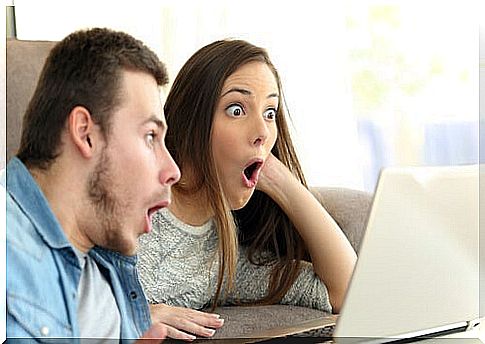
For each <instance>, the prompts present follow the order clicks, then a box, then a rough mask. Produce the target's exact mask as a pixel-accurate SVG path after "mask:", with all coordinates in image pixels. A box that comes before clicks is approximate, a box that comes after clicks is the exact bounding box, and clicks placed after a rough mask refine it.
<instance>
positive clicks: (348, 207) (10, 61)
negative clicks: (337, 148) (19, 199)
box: [6, 39, 372, 338]
mask: <svg viewBox="0 0 485 344" xmlns="http://www.w3.org/2000/svg"><path fill="white" fill-rule="evenodd" d="M54 44H55V42H49V41H25V40H17V39H8V40H7V60H6V61H7V78H6V81H7V162H8V160H9V159H10V158H11V157H12V156H14V155H15V152H16V150H17V149H18V146H19V141H20V132H21V124H22V116H23V114H24V112H25V110H26V107H27V104H28V101H29V99H30V97H31V95H32V93H33V91H34V88H35V85H36V83H37V79H38V76H39V73H40V70H41V68H42V66H43V63H44V61H45V58H46V56H47V54H48V53H49V51H50V49H51V48H52V46H53V45H54ZM172 78H174V76H172ZM312 191H313V192H314V194H315V195H316V197H317V198H318V199H319V200H320V202H321V203H322V204H323V205H324V207H325V208H326V209H327V210H328V212H329V213H330V214H331V215H332V217H333V218H334V219H335V221H336V222H337V223H338V224H339V225H340V227H341V228H342V230H343V231H344V233H345V235H346V236H347V238H348V239H349V241H350V243H351V244H352V246H353V247H354V249H355V250H356V252H358V251H359V247H360V242H361V240H362V236H363V232H364V229H365V225H366V222H367V217H368V212H369V210H370V205H371V201H372V195H371V194H369V193H366V192H363V191H358V190H353V189H347V188H340V187H335V188H330V187H323V186H315V187H313V188H312ZM218 312H219V313H220V314H221V315H222V316H223V317H224V318H225V320H226V321H225V326H224V328H223V329H222V330H220V331H218V334H217V335H216V336H217V337H219V338H221V337H226V338H227V337H229V338H231V337H241V336H242V337H244V336H247V335H248V334H249V333H251V332H253V331H260V330H267V329H270V328H271V327H272V326H276V325H281V324H291V323H293V322H294V321H296V320H309V319H314V318H315V317H319V316H322V315H323V313H322V312H319V311H315V310H310V309H305V308H302V307H290V306H264V307H251V308H250V309H248V308H245V307H244V308H242V307H239V308H236V309H235V308H232V307H228V308H223V309H218ZM263 320H264V321H263Z"/></svg>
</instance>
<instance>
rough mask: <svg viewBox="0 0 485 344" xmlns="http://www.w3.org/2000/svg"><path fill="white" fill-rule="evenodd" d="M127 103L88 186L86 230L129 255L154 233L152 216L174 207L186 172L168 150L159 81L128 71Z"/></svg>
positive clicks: (112, 124)
mask: <svg viewBox="0 0 485 344" xmlns="http://www.w3.org/2000/svg"><path fill="white" fill-rule="evenodd" d="M123 73H124V74H123V86H122V96H121V99H123V100H122V104H121V106H120V107H119V108H118V109H117V110H116V111H115V112H114V113H113V114H112V117H111V120H110V128H109V132H108V133H107V134H106V142H105V143H106V145H105V146H104V147H103V148H102V151H101V153H100V154H99V156H98V161H97V164H96V167H95V168H94V171H93V172H92V173H91V176H90V178H89V180H88V183H87V192H88V197H89V200H90V203H91V205H92V206H93V208H94V218H93V219H92V223H91V226H89V228H86V229H85V232H86V234H87V235H88V237H89V238H90V240H91V241H92V242H93V243H94V244H95V245H98V246H102V247H105V248H108V249H112V250H115V251H118V252H120V253H122V254H125V255H132V254H134V253H135V252H136V246H137V241H138V240H137V239H138V237H139V236H140V235H141V234H143V233H148V232H149V231H150V230H151V216H152V215H153V213H154V212H155V211H157V210H158V209H160V208H163V207H167V206H168V205H169V203H170V187H171V186H172V185H173V184H174V183H176V182H177V181H178V180H179V178H180V171H179V169H178V167H177V165H176V164H175V162H174V161H173V159H172V157H171V156H170V153H169V152H168V151H167V149H166V147H165V142H164V139H165V132H166V124H165V118H164V116H163V107H162V104H161V99H160V92H159V88H158V86H157V84H156V82H155V79H154V78H153V77H152V76H150V75H149V74H146V73H142V72H133V71H125V72H123Z"/></svg>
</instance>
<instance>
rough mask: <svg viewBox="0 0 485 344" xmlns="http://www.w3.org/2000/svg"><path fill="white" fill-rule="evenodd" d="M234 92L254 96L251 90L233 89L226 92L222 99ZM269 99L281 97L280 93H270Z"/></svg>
mask: <svg viewBox="0 0 485 344" xmlns="http://www.w3.org/2000/svg"><path fill="white" fill-rule="evenodd" d="M232 92H238V93H241V94H243V95H245V96H250V95H252V94H253V93H252V92H251V91H250V90H247V89H245V88H239V87H233V88H230V89H229V90H227V91H226V92H224V93H223V94H222V96H221V98H222V97H224V96H226V95H228V94H229V93H232ZM267 98H279V95H278V93H270V94H269V95H268V97H267Z"/></svg>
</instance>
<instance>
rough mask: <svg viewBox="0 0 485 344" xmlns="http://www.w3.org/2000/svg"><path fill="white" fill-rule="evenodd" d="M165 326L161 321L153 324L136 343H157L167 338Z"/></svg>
mask: <svg viewBox="0 0 485 344" xmlns="http://www.w3.org/2000/svg"><path fill="white" fill-rule="evenodd" d="M167 330H168V329H167V326H166V325H165V324H162V323H156V324H153V325H152V327H150V328H149V329H148V331H146V332H145V333H144V334H143V336H142V337H141V338H140V339H139V340H137V341H136V344H158V343H162V342H163V339H164V338H167Z"/></svg>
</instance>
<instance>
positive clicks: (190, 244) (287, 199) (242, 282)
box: [138, 40, 356, 339]
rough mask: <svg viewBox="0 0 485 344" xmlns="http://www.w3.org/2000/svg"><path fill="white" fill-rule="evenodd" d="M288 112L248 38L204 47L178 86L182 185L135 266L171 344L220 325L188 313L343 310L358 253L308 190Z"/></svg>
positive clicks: (169, 140)
mask: <svg viewBox="0 0 485 344" xmlns="http://www.w3.org/2000/svg"><path fill="white" fill-rule="evenodd" d="M283 105H284V102H283V95H282V87H281V82H280V78H279V76H278V73H277V71H276V69H275V67H274V66H273V64H272V63H271V61H270V59H269V57H268V55H267V53H266V51H265V50H264V49H261V48H259V47H256V46H254V45H252V44H250V43H248V42H245V41H242V40H221V41H216V42H214V43H212V44H209V45H207V46H205V47H203V48H202V49H200V50H199V51H197V52H196V53H195V54H194V55H193V56H192V57H191V58H190V59H189V60H188V61H187V63H186V64H185V65H184V66H183V67H182V69H181V71H180V72H179V74H178V76H177V78H176V79H175V81H174V84H173V86H172V89H171V90H170V93H169V95H168V98H167V102H166V104H165V107H164V110H165V115H166V119H167V124H168V132H167V137H166V145H167V148H168V149H169V151H170V152H171V154H172V156H173V157H174V159H175V161H176V162H177V164H178V165H179V167H180V170H181V172H182V177H181V179H180V182H179V183H178V184H176V185H175V186H174V187H173V197H172V199H173V202H172V204H171V205H170V206H169V208H168V209H167V210H162V211H160V212H158V213H156V214H155V215H154V216H153V218H152V224H153V231H152V232H151V233H150V234H148V235H146V236H143V237H142V238H141V240H140V259H139V264H138V268H139V272H140V277H141V280H142V285H143V286H144V289H145V292H146V294H147V297H148V300H149V301H150V303H152V304H156V305H155V306H152V317H153V320H154V321H162V322H165V323H166V324H168V325H171V326H172V327H171V328H170V329H169V337H173V338H179V339H193V338H195V337H193V336H191V335H189V334H188V333H186V332H190V333H193V334H197V335H200V336H211V335H213V334H214V330H213V329H214V328H219V327H220V326H222V323H223V320H222V319H218V317H217V315H215V314H210V313H203V312H199V311H196V310H191V309H190V308H192V309H206V308H208V307H212V310H213V309H214V307H215V306H217V305H227V304H275V303H284V304H295V305H300V306H307V307H313V308H318V309H322V310H325V311H329V312H330V311H333V312H338V311H339V309H340V306H341V304H342V301H343V297H344V295H345V292H346V289H347V285H348V283H349V280H350V277H351V274H352V271H353V267H354V264H355V260H356V255H355V252H354V251H353V249H352V247H351V245H350V244H349V242H348V241H347V239H346V237H345V235H344V234H343V233H342V231H341V230H340V228H339V227H338V225H337V224H336V223H335V222H334V221H333V219H332V218H331V217H330V216H329V214H328V213H327V212H326V210H325V209H324V208H323V207H322V206H321V204H320V203H319V202H318V201H317V200H316V199H315V198H314V197H313V195H312V194H311V193H310V192H309V191H308V188H307V187H306V183H305V179H304V176H303V173H302V170H301V167H300V164H299V162H298V159H297V156H296V154H295V150H294V148H293V144H292V142H291V138H290V135H289V130H288V126H287V123H286V119H285V112H284V106H283ZM307 261H310V262H311V264H310V263H308V262H307Z"/></svg>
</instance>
